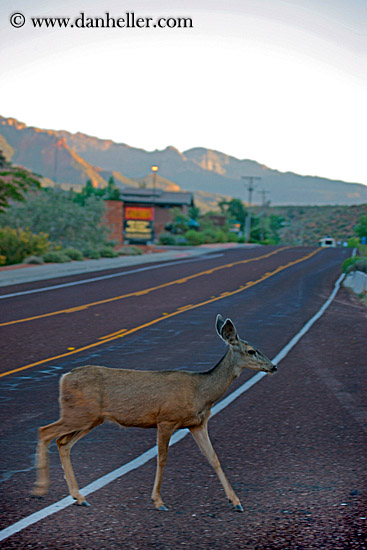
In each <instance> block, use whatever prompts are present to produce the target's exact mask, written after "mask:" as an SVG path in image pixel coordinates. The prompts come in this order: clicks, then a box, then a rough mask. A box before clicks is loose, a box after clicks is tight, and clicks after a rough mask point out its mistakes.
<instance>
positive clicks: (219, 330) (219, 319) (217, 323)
mask: <svg viewBox="0 0 367 550" xmlns="http://www.w3.org/2000/svg"><path fill="white" fill-rule="evenodd" d="M223 325H224V319H223V317H222V316H221V315H219V314H218V315H217V320H216V321H215V328H216V329H217V333H218V335H219V336H220V337H221V338H222V326H223Z"/></svg>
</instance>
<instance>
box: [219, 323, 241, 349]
mask: <svg viewBox="0 0 367 550" xmlns="http://www.w3.org/2000/svg"><path fill="white" fill-rule="evenodd" d="M219 336H220V337H221V338H222V339H223V340H224V341H225V343H226V344H231V345H232V344H234V343H235V342H236V340H237V330H236V327H235V326H234V324H233V323H232V321H231V320H230V319H226V320H225V322H223V319H222V325H221V329H220V332H219Z"/></svg>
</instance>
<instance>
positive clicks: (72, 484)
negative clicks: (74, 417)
mask: <svg viewBox="0 0 367 550" xmlns="http://www.w3.org/2000/svg"><path fill="white" fill-rule="evenodd" d="M102 422H103V420H97V421H96V422H94V424H92V425H91V426H90V427H89V428H87V429H85V430H78V431H74V432H71V433H68V434H64V435H62V436H60V437H59V438H58V439H57V440H56V443H57V447H58V449H59V454H60V460H61V464H62V467H63V469H64V474H65V480H66V483H67V486H68V489H69V493H70V495H71V496H72V497H73V498H74V499H75V500H76V503H77V504H78V505H79V506H89V504H88V502H87V501H86V499H85V497H84V496H83V495H82V494H81V493H80V492H79V487H78V484H77V481H76V479H75V475H74V471H73V467H72V465H71V460H70V452H71V448H72V447H73V445H75V443H76V442H77V441H79V439H81V438H82V437H84V436H85V435H87V433H89V432H90V431H91V430H93V428H95V427H96V426H98V425H99V424H102Z"/></svg>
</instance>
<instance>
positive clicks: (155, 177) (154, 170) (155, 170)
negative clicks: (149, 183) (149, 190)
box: [152, 166, 158, 195]
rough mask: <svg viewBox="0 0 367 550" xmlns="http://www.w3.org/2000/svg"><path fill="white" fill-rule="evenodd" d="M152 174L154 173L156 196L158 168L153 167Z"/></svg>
mask: <svg viewBox="0 0 367 550" xmlns="http://www.w3.org/2000/svg"><path fill="white" fill-rule="evenodd" d="M152 172H153V187H154V195H155V191H156V187H157V172H158V166H152Z"/></svg>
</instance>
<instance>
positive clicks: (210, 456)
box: [190, 421, 243, 512]
mask: <svg viewBox="0 0 367 550" xmlns="http://www.w3.org/2000/svg"><path fill="white" fill-rule="evenodd" d="M190 432H191V434H192V435H193V437H194V439H195V441H196V443H197V444H198V446H199V448H200V450H201V452H202V453H203V454H204V456H206V458H207V460H208V462H209V464H210V465H211V466H212V468H213V469H214V471H215V473H216V474H217V476H218V478H219V481H220V482H221V484H222V486H223V489H224V491H225V493H226V495H227V497H228V498H229V500H230V501H231V502H232V504H233V506H234V508H235V510H236V511H237V512H243V507H242V504H241V502H240V499H239V498H238V496H237V495H236V493H235V492H234V490H233V489H232V487H231V485H230V483H229V481H228V479H227V478H226V476H225V475H224V472H223V470H222V467H221V465H220V462H219V459H218V457H217V455H216V453H215V451H214V449H213V446H212V444H211V442H210V439H209V434H208V426H207V421H205V422H204V423H203V424H201V426H197V427H195V428H190Z"/></svg>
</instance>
